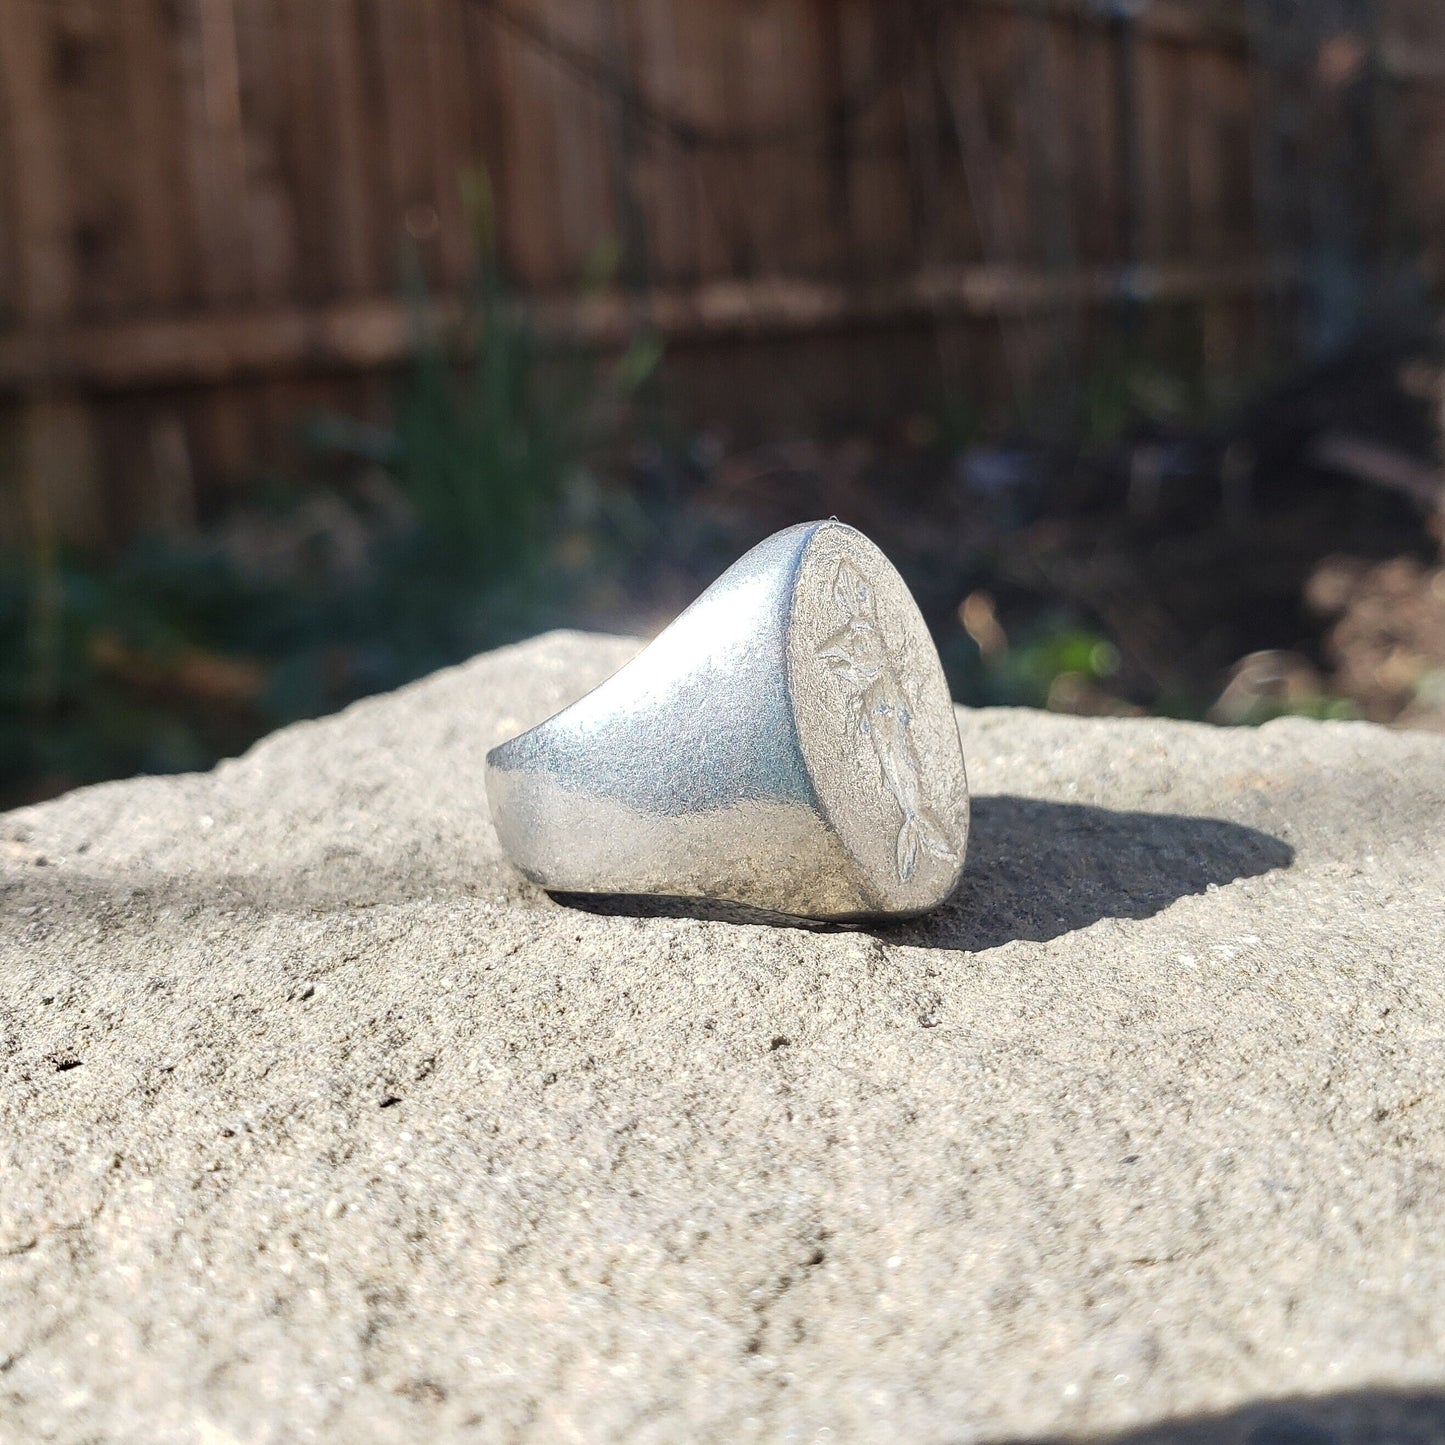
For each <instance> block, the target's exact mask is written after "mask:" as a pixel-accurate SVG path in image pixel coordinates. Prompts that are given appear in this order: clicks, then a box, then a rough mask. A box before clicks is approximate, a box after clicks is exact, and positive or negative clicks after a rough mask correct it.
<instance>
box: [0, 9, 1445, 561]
mask: <svg viewBox="0 0 1445 1445" xmlns="http://www.w3.org/2000/svg"><path fill="white" fill-rule="evenodd" d="M1362 137H1363V139H1362ZM483 174H485V175H486V176H487V177H489V178H490V181H491V185H492V190H493V193H494V198H495V212H496V217H497V233H498V237H499V242H500V247H501V251H502V255H503V257H504V260H505V262H506V265H507V268H508V270H509V272H510V274H511V275H512V276H513V277H514V278H515V279H516V281H517V282H518V284H519V285H520V286H522V287H523V288H524V289H525V290H526V292H527V293H528V294H529V295H530V296H531V297H533V298H535V300H536V302H537V304H538V309H539V314H540V315H541V317H542V318H543V320H544V322H545V323H547V324H549V325H555V326H557V327H559V328H564V329H569V330H572V331H575V332H578V333H580V334H581V335H583V336H585V337H588V338H591V339H595V340H597V341H600V342H611V341H615V340H618V339H620V338H622V337H623V336H625V335H626V334H627V333H628V332H629V331H630V330H631V329H632V328H633V327H635V326H637V325H638V324H640V323H642V322H643V321H646V322H647V323H648V324H650V325H653V326H655V327H657V328H658V329H659V330H660V332H661V333H662V335H663V337H664V338H665V339H666V340H667V341H668V342H669V343H670V344H671V345H672V347H673V348H674V351H675V352H676V353H678V354H680V355H689V356H692V357H694V358H701V361H700V362H699V372H698V374H699V376H701V377H704V378H705V377H706V376H707V374H708V372H707V362H708V358H712V359H713V361H714V362H715V363H716V364H717V366H718V367H719V368H720V371H719V372H718V374H720V375H721V376H722V377H723V378H724V379H725V383H726V385H727V386H728V387H729V388H731V389H733V390H735V391H736V392H738V393H740V394H741V395H742V397H743V398H744V401H745V400H746V397H747V396H749V395H751V396H753V397H754V398H755V399H757V400H758V402H759V405H761V406H763V407H764V409H766V408H767V407H769V406H771V407H776V406H777V405H778V404H779V403H778V399H779V393H780V391H783V392H785V391H786V390H787V386H788V385H789V373H787V371H786V369H785V370H784V371H783V372H782V373H780V374H779V375H760V374H758V372H757V370H756V369H750V368H749V367H745V366H739V365H738V364H737V357H738V355H739V354H740V353H739V351H738V348H739V347H740V346H747V345H753V346H756V345H758V344H759V343H760V342H761V340H762V339H766V338H783V339H786V338H792V339H793V340H794V341H795V342H797V343H799V344H802V345H804V350H803V351H802V352H800V353H799V355H801V356H803V357H805V358H807V361H806V364H805V365H803V366H802V367H801V368H800V369H798V370H795V372H794V373H793V377H794V379H796V380H797V382H798V385H799V387H800V395H801V394H802V392H803V391H806V386H807V382H808V379H809V377H810V375H811V373H812V371H813V370H814V369H815V364H816V362H817V360H818V357H819V355H820V352H819V350H818V347H817V338H819V337H828V338H838V342H837V344H836V345H832V344H830V346H829V348H828V356H829V360H830V362H833V363H836V364H837V365H840V366H841V365H846V364H847V363H846V358H847V357H848V356H850V355H851V356H854V357H857V356H859V355H861V352H860V350H859V347H858V345H857V342H858V339H859V338H860V337H861V336H864V335H867V336H872V337H875V338H876V337H878V336H881V335H883V334H884V333H885V332H887V333H890V334H892V333H896V332H897V331H898V329H899V328H904V330H905V331H906V330H907V328H908V327H910V326H912V327H914V328H915V331H916V333H917V334H919V335H922V336H924V337H927V336H928V335H929V334H930V332H931V331H934V330H936V329H937V328H940V327H944V328H952V332H951V334H952V335H954V336H955V338H960V337H961V338H963V341H962V342H961V343H960V344H962V345H964V346H965V350H966V356H967V359H968V360H969V361H971V363H972V368H971V371H969V370H966V371H965V375H975V376H977V377H978V385H979V387H980V388H981V389H982V390H983V391H987V390H988V389H989V388H990V387H993V388H995V389H997V388H998V387H999V386H1004V387H1012V388H1014V389H1016V390H1017V389H1019V388H1025V387H1027V386H1029V385H1031V384H1033V383H1034V382H1035V381H1036V380H1037V378H1038V376H1039V375H1040V372H1041V368H1046V367H1047V366H1048V365H1050V364H1057V363H1058V361H1059V358H1060V357H1061V356H1062V358H1063V359H1064V361H1065V363H1067V361H1068V359H1069V357H1070V356H1076V355H1077V354H1078V350H1079V348H1080V347H1081V346H1082V345H1083V344H1084V343H1083V339H1082V338H1083V337H1084V336H1085V335H1086V333H1088V332H1090V331H1091V330H1093V331H1097V327H1098V318H1099V317H1100V316H1101V315H1102V316H1104V317H1105V318H1107V316H1108V315H1109V314H1110V313H1111V309H1113V308H1119V307H1123V308H1125V309H1127V310H1128V311H1129V312H1130V314H1132V315H1135V316H1137V315H1138V314H1140V313H1141V312H1147V311H1148V310H1150V308H1156V309H1157V308H1167V307H1169V306H1178V305H1186V306H1188V307H1189V308H1190V309H1191V314H1192V315H1194V316H1195V317H1196V318H1197V321H1198V325H1199V326H1200V328H1201V329H1202V334H1203V338H1204V341H1203V344H1204V346H1205V348H1206V351H1207V352H1208V353H1209V355H1210V357H1211V359H1213V360H1214V361H1216V362H1218V363H1220V364H1228V363H1231V362H1234V363H1240V364H1243V363H1244V362H1246V361H1247V360H1248V359H1249V357H1250V356H1251V355H1252V354H1253V351H1254V349H1256V348H1257V346H1258V344H1259V337H1260V335H1261V328H1262V327H1264V326H1265V325H1266V324H1267V323H1268V322H1269V321H1270V318H1271V317H1273V318H1275V320H1276V321H1277V320H1278V318H1279V316H1280V314H1281V309H1280V308H1281V304H1282V303H1284V302H1286V301H1287V300H1288V298H1289V296H1290V294H1291V292H1292V290H1293V288H1296V287H1297V286H1298V285H1299V284H1300V282H1301V280H1302V268H1303V267H1305V266H1306V265H1307V263H1308V252H1309V248H1310V247H1311V246H1312V245H1318V243H1319V241H1320V237H1321V235H1322V234H1328V235H1329V236H1334V235H1336V233H1338V234H1339V235H1340V236H1343V237H1344V241H1345V243H1347V244H1346V250H1348V249H1349V247H1350V246H1354V245H1356V243H1362V244H1363V243H1368V244H1369V245H1374V246H1381V245H1383V246H1391V245H1393V246H1397V247H1400V248H1404V249H1405V250H1408V251H1409V252H1410V253H1411V254H1412V255H1414V256H1416V257H1420V256H1424V257H1425V259H1426V260H1427V262H1428V261H1433V259H1434V257H1432V256H1430V255H1429V254H1428V253H1429V251H1430V248H1431V247H1432V246H1433V247H1434V248H1435V249H1436V250H1437V251H1438V249H1439V247H1440V246H1441V244H1442V241H1441V237H1442V236H1445V231H1442V227H1441V223H1442V222H1445V6H1442V5H1440V4H1438V3H1434V0H1370V3H1367V0H1321V3H1319V4H1317V5H1316V4H1299V3H1291V0H1255V3H1250V0H1195V3H1184V0H1174V3H1169V0H1153V3H1149V0H709V3H706V4H703V3H691V0H0V479H3V488H0V503H3V507H0V511H3V513H4V515H5V516H6V517H8V527H9V530H10V531H11V533H12V534H13V533H14V532H15V531H16V530H17V529H19V528H25V529H28V530H32V531H39V532H40V533H42V534H44V533H46V532H49V531H51V530H58V531H60V532H61V533H63V534H67V535H70V536H73V537H75V538H78V539H80V540H87V541H104V540H106V539H109V538H114V537H116V536H119V535H123V534H125V533H127V532H128V531H130V530H132V529H134V528H135V527H137V526H145V525H153V524H161V525H175V524H177V523H178V522H179V523H182V524H184V523H185V522H186V521H188V520H189V519H190V518H192V517H193V516H194V514H195V512H196V510H197V508H198V507H201V508H203V507H204V505H205V503H206V500H207V498H208V497H209V496H211V495H213V494H214V491H215V489H216V488H217V487H220V486H223V485H224V484H225V482H226V481H227V480H228V479H233V478H235V477H238V476H241V475H244V474H245V473H247V472H248V471H254V470H255V469H256V468H258V467H259V466H261V465H263V464H264V463H265V462H266V461H267V460H268V459H269V458H272V457H274V456H275V455H277V449H278V447H279V446H282V444H283V439H284V437H285V436H286V435H287V433H288V430H289V429H290V428H291V427H292V426H293V424H294V422H295V419H296V418H297V417H298V416H299V415H301V414H302V413H304V411H305V410H306V409H307V408H308V407H311V406H314V405H318V404H338V403H341V404H348V405H353V406H357V407H360V408H362V409H371V408H375V407H377V406H379V405H380V404H381V402H382V398H381V397H380V396H379V395H378V393H377V385H378V382H377V378H378V377H380V376H382V375H384V373H385V370H386V369H387V368H388V367H392V366H394V365H395V364H396V363H397V362H398V361H400V360H402V359H403V358H404V357H405V355H406V354H407V352H408V350H409V348H410V347H411V345H412V341H413V326H412V322H411V319H410V314H409V312H408V309H407V307H406V306H405V304H404V303H403V301H402V300H401V292H400V286H399V277H400V274H401V265H402V258H403V256H404V255H405V254H409V253H414V254H415V255H416V256H417V257H419V258H420V262H421V264H422V266H423V267H424V270H425V272H426V276H427V279H428V284H429V288H430V291H431V294H432V296H433V297H434V298H435V300H436V303H437V306H438V308H439V309H440V310H441V311H442V312H445V311H446V310H447V309H448V308H449V307H450V306H453V305H454V304H455V297H456V296H457V294H458V293H459V291H460V288H461V287H462V286H463V284H464V283H465V281H466V279H467V277H468V274H469V271H470V268H471V266H472V259H473V251H472V236H473V230H472V220H471V219H469V216H468V214H467V209H468V208H467V204H466V195H467V193H468V190H469V187H470V190H471V192H472V193H474V194H475V193H476V191H477V185H476V178H477V177H479V176H481V175H483ZM469 178H470V180H469ZM1322 178H1323V179H1322ZM1331 208H1333V209H1331ZM1332 218H1333V219H1332ZM1332 228H1333V229H1332ZM1366 232H1370V234H1365V233H1366ZM1375 232H1379V233H1380V234H1374V233H1375ZM1386 232H1388V233H1389V234H1385V233H1386ZM609 242H610V243H612V244H613V245H615V247H616V248H617V254H618V256H619V258H620V259H619V262H618V267H617V270H616V277H615V281H614V282H613V283H612V284H611V285H610V286H609V287H608V288H607V289H606V290H605V291H602V292H600V293H598V292H593V293H589V294H588V295H586V296H581V295H580V294H579V293H580V289H581V286H582V283H583V281H584V278H586V277H587V275H588V274H589V268H591V267H594V266H595V262H596V257H597V256H598V254H599V250H600V249H601V248H602V247H603V246H604V245H605V244H607V243H609ZM844 337H851V338H853V341H854V345H853V347H852V349H851V351H850V349H849V347H848V346H845V345H844V344H843V342H842V338H844ZM808 346H811V347H812V348H813V349H812V350H808V349H807V347H808ZM904 350H905V351H906V350H907V347H904ZM749 354H750V355H751V354H752V353H749ZM780 354H781V353H780ZM879 354H882V355H886V356H890V357H897V356H899V355H901V354H902V352H899V351H894V352H887V351H884V352H880V353H879ZM912 354H913V355H914V356H915V359H916V357H917V356H919V355H921V356H923V357H924V358H925V360H926V359H927V358H928V357H929V355H930V352H929V347H928V345H927V344H924V345H921V346H918V345H915V346H914V347H913V351H912ZM729 358H731V359H729ZM840 358H842V359H841V360H840ZM890 364H891V363H890ZM909 374H910V373H909V368H908V367H907V366H901V367H900V368H899V370H898V375H899V376H902V377H907V376H908V375H909ZM911 374H912V376H913V377H914V378H915V379H916V377H917V375H918V369H917V367H916V366H915V367H914V369H913V371H912V373H911ZM860 375H863V376H864V380H863V384H864V385H867V386H870V387H871V385H872V384H873V383H872V382H871V381H869V380H867V378H866V375H865V374H862V373H860ZM780 377H781V379H780ZM348 378H350V379H348ZM700 384H701V383H700ZM853 384H854V385H855V388H856V387H857V386H858V385H859V378H858V377H855V378H854V383H853ZM910 384H912V383H910ZM731 400H733V401H736V400H737V398H736V397H733V398H731ZM784 406H786V401H784Z"/></svg>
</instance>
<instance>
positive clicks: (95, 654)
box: [0, 177, 658, 803]
mask: <svg viewBox="0 0 1445 1445" xmlns="http://www.w3.org/2000/svg"><path fill="white" fill-rule="evenodd" d="M469 200H470V202H471V204H472V207H473V212H474V217H475V220H476V224H477V230H478V239H479V254H480V257H481V260H480V264H479V266H478V278H477V283H476V286H475V288H474V292H473V295H472V297H471V298H470V303H469V304H468V305H467V307H466V308H465V314H464V315H463V316H462V318H461V319H460V322H459V324H458V325H457V326H456V328H455V331H454V333H452V334H448V335H445V336H440V335H435V334H433V333H432V332H431V331H430V330H428V329H425V328H426V321H425V316H426V312H427V308H426V306H425V299H426V298H425V295H424V293H423V291H422V289H421V286H420V283H419V281H416V280H413V281H412V283H411V291H412V295H413V299H414V300H415V301H416V303H417V318H418V319H417V325H418V327H419V328H423V330H422V332H421V345H420V347H419V354H418V359H417V361H416V362H415V364H414V366H413V367H412V368H411V370H410V372H409V374H408V375H407V376H406V377H405V379H404V381H403V383H402V385H401V389H400V394H399V396H398V401H397V408H396V418H397V420H396V425H395V427H394V429H391V430H384V429H380V428H376V427H374V426H369V425H364V424H361V423H356V422H353V421H351V420H350V419H348V418H336V417H329V418H328V417H323V418H318V419H316V421H315V423H314V424H313V425H312V427H311V428H310V440H311V441H312V442H313V444H314V445H316V446H318V447H324V448H326V449H327V450H329V451H332V452H337V451H341V452H344V453H346V454H348V455H349V456H350V457H352V458H353V459H354V460H355V462H356V463H357V464H358V465H361V466H371V467H373V468H375V467H377V466H380V467H381V468H383V469H384V470H385V472H386V474H387V475H388V476H389V478H390V493H391V496H392V498H393V500H394V501H395V502H396V505H395V506H393V507H391V508H390V509H389V512H390V515H377V514H376V511H375V509H373V510H372V512H371V513H369V514H368V513H367V511H366V509H365V508H364V507H360V508H357V509H356V515H355V517H354V519H352V520H350V521H348V526H349V527H351V528H352V530H353V531H354V530H357V529H359V530H360V532H361V533H362V535H363V537H364V543H363V551H364V556H363V557H362V558H361V562H360V565H356V566H349V567H346V566H337V565H333V564H334V561H335V559H334V558H328V557H327V556H326V555H325V553H326V545H325V542H326V539H325V537H324V535H322V536H321V537H319V538H312V537H311V536H310V532H311V531H313V530H315V529H314V527H313V526H312V519H311V518H310V517H309V515H308V512H307V506H308V503H307V501H306V493H305V491H304V490H303V489H302V488H300V487H295V488H291V489H289V490H288V489H284V488H283V489H281V499H280V500H279V502H278V501H277V498H276V493H277V490H278V489H277V488H276V486H275V485H274V482H273V483H272V484H271V485H270V487H269V491H270V494H271V496H270V506H269V513H268V515H266V516H265V517H263V518H261V519H260V520H259V523H257V519H256V518H254V517H253V518H252V522H253V524H258V525H260V526H261V527H262V528H264V529H269V534H271V535H273V536H276V535H279V536H285V537H287V538H288V540H287V544H286V546H285V547H283V548H282V549H281V550H283V551H284V552H285V553H286V561H285V563H284V565H280V566H277V565H275V564H274V559H271V560H268V561H267V562H265V563H258V562H257V560H256V559H255V558H254V557H248V556H246V555H245V549H239V553H238V549H236V548H235V547H232V546H228V539H227V537H226V536H225V534H224V531H223V532H222V533H220V534H217V535H215V536H212V537H208V538H205V539H197V540H193V541H189V542H162V541H157V540H150V541H147V542H144V543H142V544H140V545H137V546H136V547H134V548H133V549H132V550H131V551H130V552H128V553H127V554H126V555H125V556H123V557H121V558H119V559H118V560H110V561H100V560H97V559H90V558H86V557H82V556H78V555H62V556H51V555H47V554H45V553H43V552H42V553H40V554H39V555H36V556H32V557H28V558H11V559H8V560H0V803H9V802H15V801H21V800H24V799H25V798H27V797H32V796H43V795H46V794H49V793H52V792H55V791H57V790H59V789H61V788H64V787H69V786H73V785H76V784H79V783H85V782H91V781H96V780H99V779H104V778H110V777H116V776H121V775H125V774H129V773H136V772H172V771H178V770H184V769H189V768H196V767H203V766H207V765H209V764H210V763H211V762H213V761H214V760H215V759H216V758H218V757H221V756H225V755H227V754H230V753H234V752H237V751H239V750H240V749H241V748H243V747H245V746H246V745H247V744H248V743H249V742H250V741H251V740H252V739H254V738H255V737H257V736H258V735H260V734H261V733H263V732H265V731H267V730H269V729H271V728H273V727H275V726H278V725H280V724H282V723H285V722H288V721H291V720H293V719H296V718H301V717H307V716H312V715H315V714H318V713H321V712H324V711H328V710H330V709H332V708H335V707H338V706H341V705H343V704H344V703H346V702H348V701H350V700H352V699H354V698H356V697H359V696H362V695H364V694H366V693H370V692H375V691H379V690H382V689H386V688H391V687H396V686H399V685H400V684H402V683H405V682H407V681H409V680H411V679H413V678H416V677H420V676H423V675H425V674H426V673H428V672H431V671H433V670H435V669H436V668H438V667H441V666H445V665H447V664H449V663H453V662H457V661H459V660H461V659H463V658H465V657H468V656H470V655H472V654H473V653H475V652H477V651H479V650H482V649H484V648H487V647H491V646H496V645H498V644H499V643H501V642H504V641H508V640H511V639H513V638H516V637H519V636H522V635H525V634H526V633H528V632H531V631H535V630H537V629H539V628H542V627H547V626H554V625H558V624H560V623H562V622H565V621H568V620H574V619H575V617H576V616H577V614H578V613H579V611H582V610H585V609H584V608H583V602H584V600H585V599H589V598H590V599H594V600H595V598H596V596H597V595H598V594H599V593H602V594H605V593H606V588H607V584H608V580H609V578H610V576H611V575H612V574H613V573H615V572H617V571H619V570H621V569H623V568H624V567H625V565H626V563H627V561H628V559H629V558H630V557H631V556H632V555H633V554H634V553H635V552H636V551H637V550H638V549H639V548H640V547H641V546H643V545H644V544H645V542H646V540H647V539H648V537H649V536H650V535H651V531H652V530H655V529H650V527H649V519H648V518H647V517H646V515H645V514H643V513H642V512H641V510H640V509H639V507H638V505H637V503H636V502H632V501H627V500H624V499H621V498H612V497H610V496H609V495H608V494H607V493H606V492H605V491H604V489H603V488H601V487H600V486H599V484H598V483H597V481H596V477H595V475H594V473H593V472H592V470H591V469H590V467H591V464H592V462H593V461H594V459H595V458H596V457H597V456H598V455H599V454H601V453H603V452H604V451H605V449H606V448H607V447H608V446H609V445H612V444H613V443H614V442H615V439H616V438H617V437H618V435H619V434H620V432H621V430H622V424H623V420H624V417H625V412H626V408H627V406H628V404H629V401H630V399H631V398H632V397H633V396H634V395H635V394H636V393H637V392H638V390H639V389H640V388H641V387H642V386H643V385H644V384H645V383H646V381H647V380H648V378H649V377H650V376H651V374H652V373H653V371H654V370H655V368H656V365H657V361H658V349H657V346H656V343H655V341H653V340H651V339H650V338H646V337H644V338H643V339H642V340H640V341H638V342H636V343H635V344H634V345H633V346H631V347H629V348H628V349H627V350H626V351H624V353H623V354H622V355H621V356H620V357H618V358H615V359H612V360H610V361H604V360H603V359H601V358H599V357H596V356H592V355H586V354H583V353H581V352H578V351H569V350H568V349H567V348H565V347H564V346H561V345H560V344H552V345H544V344H543V343H542V341H541V340H540V339H539V338H538V336H537V335H536V333H535V331H534V330H533V327H532V325H531V323H530V320H529V318H528V315H527V313H526V311H525V310H524V309H523V308H522V307H521V306H519V305H518V304H517V303H516V302H515V301H514V300H513V299H512V297H511V296H510V294H509V292H508V290H507V287H506V285H505V284H504V282H503V280H502V278H501V277H500V274H499V270H498V267H497V265H496V259H495V251H494V248H493V246H492V243H491V237H492V233H493V227H492V224H491V219H490V197H489V192H488V190H487V187H486V184H485V178H484V177H482V178H473V180H472V182H471V184H470V188H469ZM610 264H611V263H610V261H609V260H608V258H607V256H606V254H605V253H603V254H602V255H600V257H599V261H598V267H597V279H598V281H599V283H600V282H601V281H602V280H605V278H606V273H607V268H608V266H609V265H610ZM381 510H382V512H383V513H385V512H387V511H388V509H385V508H383V509H381ZM322 531H323V533H324V529H322ZM309 549H314V551H315V555H312V550H309ZM273 550H274V549H273Z"/></svg>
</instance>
